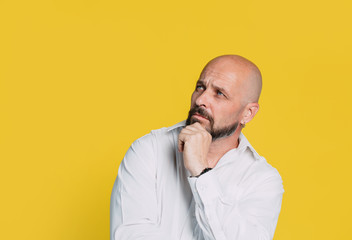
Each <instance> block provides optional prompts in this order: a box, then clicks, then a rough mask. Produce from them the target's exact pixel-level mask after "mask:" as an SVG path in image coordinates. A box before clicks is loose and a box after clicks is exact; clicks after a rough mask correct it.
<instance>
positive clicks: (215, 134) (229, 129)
mask: <svg viewBox="0 0 352 240" xmlns="http://www.w3.org/2000/svg"><path fill="white" fill-rule="evenodd" d="M195 113H197V114H199V115H200V116H202V117H204V118H206V119H208V121H209V125H210V127H209V128H207V127H205V130H207V131H208V132H209V133H210V135H211V137H212V141H215V140H216V139H219V138H223V137H228V136H231V135H232V134H233V133H234V132H235V131H236V129H237V127H238V122H235V123H234V124H232V125H229V126H226V127H222V128H219V129H215V128H214V119H213V117H212V116H210V115H209V114H208V112H207V111H206V110H205V109H204V108H201V107H199V106H195V107H193V108H191V109H190V110H189V112H188V118H187V120H186V126H187V125H191V124H193V123H195V122H199V123H200V121H199V120H198V119H195V118H193V119H192V116H193V115H194V114H195Z"/></svg>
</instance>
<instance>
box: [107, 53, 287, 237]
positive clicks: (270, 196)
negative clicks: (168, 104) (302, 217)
mask: <svg viewBox="0 0 352 240" xmlns="http://www.w3.org/2000/svg"><path fill="white" fill-rule="evenodd" d="M261 85H262V81H261V74H260V71H259V69H258V68H257V67H256V66H255V65H254V64H253V63H252V62H250V61H249V60H247V59H245V58H243V57H240V56H237V55H225V56H220V57H217V58H215V59H213V60H211V61H210V62H209V63H208V64H207V65H206V66H205V68H204V69H203V71H202V73H201V75H200V78H199V80H198V82H197V84H196V88H195V91H194V92H193V94H192V99H191V109H190V111H189V115H188V119H187V121H186V122H181V123H179V124H176V125H174V126H172V127H169V128H162V129H159V130H154V131H152V132H151V133H150V134H147V135H145V136H143V137H142V138H140V139H138V140H136V141H135V142H134V143H133V144H132V145H131V147H130V149H129V150H128V151H127V153H126V155H125V158H124V159H123V161H122V163H121V166H120V168H119V173H118V176H117V179H116V181H115V184H114V188H113V192H112V196H111V210H110V211H111V212H110V214H111V224H110V232H111V234H110V236H111V240H113V239H116V240H125V239H147V240H155V239H157V240H159V239H160V240H161V239H162V240H168V239H171V240H173V239H175V240H176V239H197V240H201V239H206V240H214V239H216V240H225V239H239V240H242V239H250V240H253V239H272V238H273V236H274V231H275V228H276V224H277V220H278V216H279V213H280V208H281V200H282V194H283V187H282V181H281V177H280V175H279V173H278V172H277V171H276V169H275V168H273V167H271V166H270V165H269V164H268V163H267V162H266V160H265V159H264V158H263V157H261V156H259V155H258V153H257V152H256V151H255V150H254V149H253V147H252V146H251V145H250V144H249V142H248V140H247V139H246V138H245V137H244V135H243V134H242V133H241V130H242V128H243V127H244V126H245V124H246V123H248V122H249V121H251V120H252V119H253V117H254V116H255V114H256V113H257V111H258V109H259V105H258V100H259V95H260V92H261Z"/></svg>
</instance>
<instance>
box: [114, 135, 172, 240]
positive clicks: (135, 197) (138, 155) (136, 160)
mask: <svg viewBox="0 0 352 240" xmlns="http://www.w3.org/2000/svg"><path fill="white" fill-rule="evenodd" d="M154 147H155V144H154V143H153V136H152V135H151V134H149V135H146V136H144V137H142V138H140V139H138V140H136V141H135V142H134V143H133V144H132V145H131V147H130V148H129V149H128V151H127V153H126V155H125V157H124V159H123V161H122V163H121V165H120V167H119V171H118V176H117V178H116V181H115V183H114V187H113V190H112V194H111V200H110V239H111V240H129V239H131V240H132V239H133V240H135V239H145V240H149V239H150V240H152V239H153V240H155V239H156V240H158V239H167V237H165V236H164V233H162V232H160V231H159V227H158V223H157V222H158V217H157V198H156V184H155V182H156V180H155V178H156V173H155V151H154Z"/></svg>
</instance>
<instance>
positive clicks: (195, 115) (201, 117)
mask: <svg viewBox="0 0 352 240" xmlns="http://www.w3.org/2000/svg"><path fill="white" fill-rule="evenodd" d="M192 117H196V118H200V119H205V120H208V118H206V117H203V116H202V115H199V114H198V113H195V114H193V115H192ZM208 121H209V120H208Z"/></svg>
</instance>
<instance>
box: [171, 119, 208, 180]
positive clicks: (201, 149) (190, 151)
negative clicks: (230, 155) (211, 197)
mask: <svg viewBox="0 0 352 240" xmlns="http://www.w3.org/2000/svg"><path fill="white" fill-rule="evenodd" d="M210 143H211V135H210V134H209V133H208V131H207V130H205V129H204V127H202V125H200V123H198V122H196V123H194V124H192V125H189V126H186V127H185V128H184V129H182V131H181V132H180V135H179V136H178V150H179V151H180V152H183V161H184V164H185V168H186V169H188V171H189V172H190V173H191V175H192V176H197V175H199V174H200V173H201V172H202V171H203V169H204V168H207V167H209V165H208V161H207V155H208V151H209V146H210Z"/></svg>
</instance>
